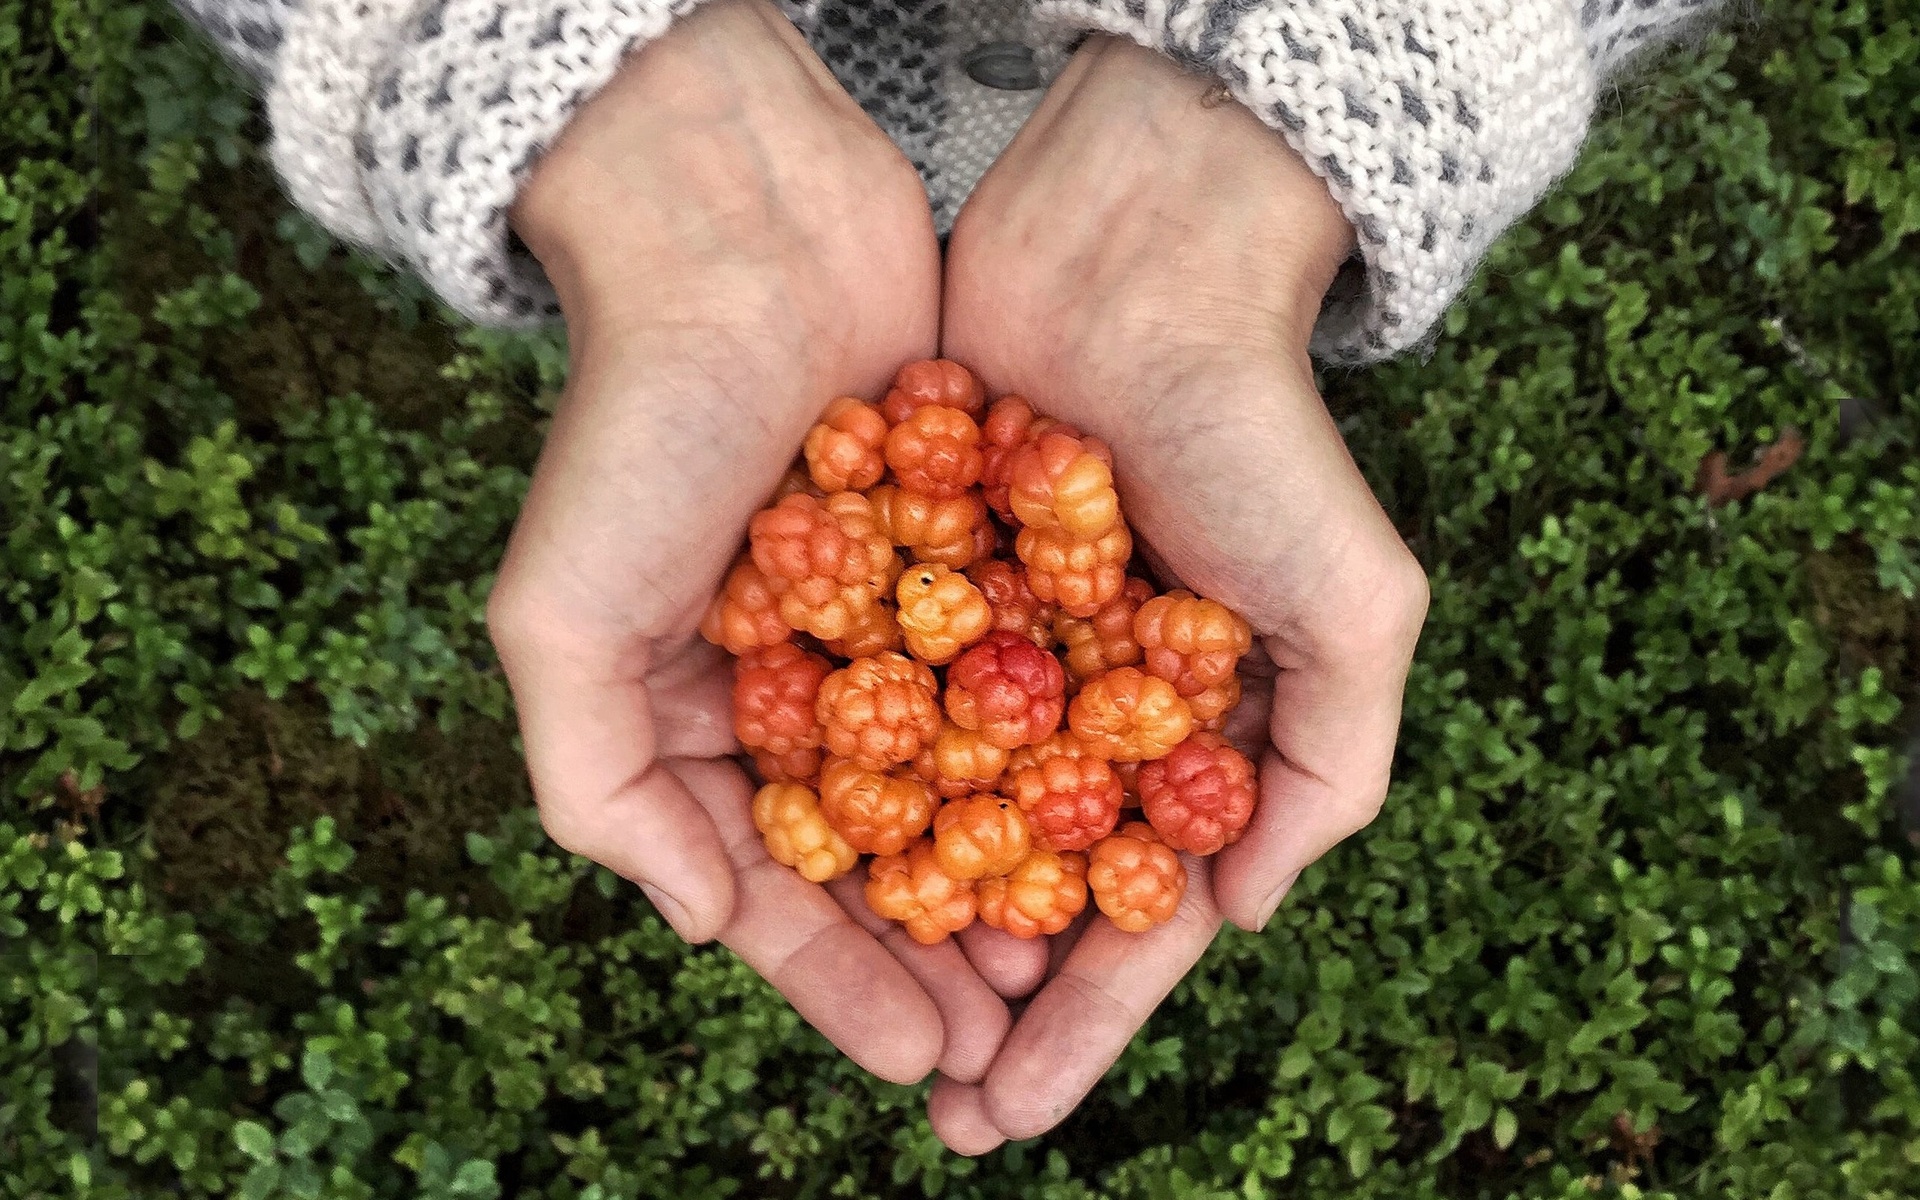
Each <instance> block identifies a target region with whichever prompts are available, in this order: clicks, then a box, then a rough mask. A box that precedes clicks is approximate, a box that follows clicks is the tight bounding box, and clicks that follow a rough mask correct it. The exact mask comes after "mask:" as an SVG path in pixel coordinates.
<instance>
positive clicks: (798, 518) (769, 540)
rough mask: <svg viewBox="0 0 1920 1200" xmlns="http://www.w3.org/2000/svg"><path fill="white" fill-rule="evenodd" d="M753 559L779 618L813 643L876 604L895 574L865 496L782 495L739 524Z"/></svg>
mask: <svg viewBox="0 0 1920 1200" xmlns="http://www.w3.org/2000/svg"><path fill="white" fill-rule="evenodd" d="M747 536H748V542H749V545H750V546H751V547H752V551H753V561H754V564H755V565H756V566H758V567H759V568H760V570H761V571H762V572H763V573H764V574H765V575H766V577H767V580H768V582H769V583H770V584H771V585H772V586H773V588H774V590H775V591H776V592H777V593H778V594H779V597H780V616H781V619H783V620H785V621H786V622H787V624H789V625H791V626H793V627H794V628H795V629H801V630H805V631H806V632H808V633H811V634H812V635H814V636H815V637H818V638H829V639H830V638H838V637H842V636H844V635H845V634H846V632H847V631H848V630H849V629H851V628H853V627H854V625H855V624H856V623H857V621H858V620H859V618H860V616H861V615H862V613H863V612H864V611H865V610H866V609H868V608H870V607H872V606H873V605H874V604H876V603H878V602H879V599H880V597H881V596H882V595H884V594H885V592H886V591H887V589H888V588H890V587H892V586H893V580H894V579H895V577H897V576H898V574H899V571H900V559H899V557H898V556H897V555H895V554H894V552H893V543H892V542H891V541H889V540H888V538H887V536H886V534H884V533H882V532H881V531H880V529H879V527H878V523H877V522H876V521H875V520H874V515H873V506H872V504H871V503H869V502H868V500H867V498H866V497H864V496H861V495H858V494H856V493H853V492H840V493H837V494H835V495H832V496H829V497H827V498H826V499H825V500H816V499H815V498H813V497H812V496H808V495H805V494H795V495H791V496H784V497H782V498H781V500H780V502H779V503H778V504H776V505H774V506H773V507H772V508H768V509H762V510H761V511H760V512H758V513H756V514H754V517H753V520H752V521H751V522H749V523H748V525H747Z"/></svg>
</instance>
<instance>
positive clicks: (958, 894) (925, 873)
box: [867, 838, 978, 946]
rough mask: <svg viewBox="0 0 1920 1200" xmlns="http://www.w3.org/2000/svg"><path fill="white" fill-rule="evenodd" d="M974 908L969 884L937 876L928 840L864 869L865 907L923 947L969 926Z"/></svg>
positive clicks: (964, 881) (890, 855) (974, 901)
mask: <svg viewBox="0 0 1920 1200" xmlns="http://www.w3.org/2000/svg"><path fill="white" fill-rule="evenodd" d="M977 905H978V901H977V900H976V898H975V896H974V888H973V881H972V880H964V879H955V878H954V877H953V876H951V875H948V874H947V873H946V872H945V871H943V870H941V869H940V863H939V860H938V859H937V858H935V856H934V850H933V842H932V840H931V839H929V838H918V839H916V840H915V841H914V842H913V843H912V844H911V845H909V846H908V847H907V848H906V849H905V850H902V851H901V852H900V853H898V854H889V855H886V856H884V857H882V858H876V859H874V860H873V862H872V863H870V864H869V865H868V867H867V907H868V908H871V909H872V910H873V911H874V912H875V913H877V914H879V915H880V916H882V917H885V918H886V919H887V920H889V921H898V922H900V923H901V924H902V925H905V926H906V927H907V935H908V936H909V937H911V938H912V939H913V940H914V941H916V942H919V943H920V944H921V945H924V946H931V945H933V944H934V943H935V942H938V941H940V940H941V939H942V938H944V937H946V936H947V935H948V934H950V933H958V932H960V931H961V930H962V929H965V928H966V927H967V926H968V925H971V924H973V915H974V913H975V911H976V910H977Z"/></svg>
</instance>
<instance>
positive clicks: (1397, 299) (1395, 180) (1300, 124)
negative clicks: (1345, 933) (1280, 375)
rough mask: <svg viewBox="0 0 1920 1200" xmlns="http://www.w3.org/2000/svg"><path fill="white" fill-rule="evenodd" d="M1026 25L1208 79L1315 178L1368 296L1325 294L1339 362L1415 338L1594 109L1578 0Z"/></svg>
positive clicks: (1410, 0) (1089, 1) (1110, 3)
mask: <svg viewBox="0 0 1920 1200" xmlns="http://www.w3.org/2000/svg"><path fill="white" fill-rule="evenodd" d="M1036 12H1037V14H1038V16H1039V19H1040V20H1042V21H1043V22H1046V23H1048V24H1052V25H1058V26H1065V27H1067V28H1074V29H1083V30H1098V31H1102V32H1106V33H1112V34H1116V35H1118V36H1122V37H1127V38H1130V39H1132V40H1134V41H1136V42H1138V43H1140V44H1141V45H1143V46H1146V47H1148V48H1150V49H1154V50H1158V51H1161V52H1163V53H1166V54H1168V55H1170V56H1171V57H1173V58H1174V59H1175V60H1176V61H1179V62H1181V63H1183V64H1185V65H1187V66H1189V67H1193V68H1195V69H1199V70H1203V71H1206V72H1209V73H1212V74H1214V75H1217V76H1218V77H1219V78H1220V79H1221V80H1222V81H1223V82H1224V83H1225V84H1226V86H1227V87H1228V88H1229V90H1231V91H1232V93H1233V95H1234V96H1235V98H1236V99H1238V100H1239V101H1240V102H1241V103H1242V104H1245V105H1246V106H1247V107H1248V108H1249V109H1251V110H1252V111H1253V112H1254V113H1255V114H1257V115H1258V116H1259V117H1260V119H1261V120H1262V121H1264V122H1266V123H1267V124H1268V125H1269V126H1271V127H1273V128H1274V129H1276V130H1279V131H1280V132H1281V133H1282V134H1284V135H1285V137H1286V139H1287V142H1288V144H1289V145H1291V146H1292V147H1293V149H1294V150H1295V151H1296V152H1297V153H1299V154H1300V155H1301V156H1302V157H1303V158H1304V159H1305V160H1306V162H1307V164H1308V165H1309V166H1310V167H1311V168H1312V169H1313V170H1314V172H1315V173H1316V174H1318V175H1319V176H1320V177H1321V178H1323V179H1324V180H1325V181H1326V182H1327V185H1328V187H1329V188H1330V190H1331V191H1332V193H1333V196H1334V198H1335V199H1336V200H1337V201H1338V202H1339V204H1340V206H1341V208H1342V209H1343V210H1344V211H1345V213H1346V216H1347V219H1348V220H1349V221H1350V222H1352V224H1353V227H1354V230H1355V233H1356V236H1357V238H1358V241H1359V245H1360V252H1361V255H1362V256H1363V257H1364V259H1365V262H1366V286H1365V287H1364V288H1363V289H1361V291H1360V293H1359V294H1358V295H1356V296H1354V297H1351V298H1345V299H1341V298H1330V299H1329V300H1328V302H1327V304H1326V306H1325V307H1324V308H1323V310H1322V312H1321V316H1320V321H1319V324H1318V325H1317V326H1316V328H1315V330H1314V338H1313V352H1314V353H1315V354H1316V355H1317V356H1319V357H1320V358H1322V359H1324V360H1327V361H1331V362H1336V363H1358V362H1367V361H1373V360H1378V359H1381V358H1385V357H1387V356H1389V355H1391V354H1393V353H1395V352H1397V351H1400V350H1403V349H1406V348H1408V347H1410V346H1413V345H1415V344H1417V343H1418V342H1420V341H1421V339H1422V338H1423V337H1424V336H1425V334H1426V332H1427V330H1428V329H1429V328H1430V327H1431V326H1432V325H1433V324H1434V322H1435V321H1436V320H1437V319H1438V318H1439V316H1440V315H1441V313H1443V312H1444V311H1445V310H1446V307H1447V305H1448V304H1449V303H1450V302H1451V301H1452V300H1453V298H1454V297H1455V296H1456V295H1457V294H1458V293H1459V291H1460V290H1461V288H1462V287H1464V286H1465V285H1466V283H1467V281H1468V280H1469V278H1471V276H1472V273H1473V269H1474V265H1475V264H1476V263H1477V262H1478V261H1479V259H1480V257H1481V255H1482V254H1483V253H1485V251H1486V249H1487V247H1488V245H1489V244H1491V242H1492V241H1493V239H1494V238H1495V237H1497V236H1498V235H1499V234H1500V232H1501V231H1502V230H1504V229H1505V228H1506V227H1507V226H1508V225H1509V224H1511V223H1512V222H1513V221H1514V220H1515V219H1516V218H1518V217H1519V216H1520V215H1521V214H1523V213H1525V212H1526V211H1527V209H1528V208H1529V207H1531V206H1532V205H1533V203H1534V202H1535V201H1536V200H1537V199H1539V197H1540V195H1541V194H1542V193H1543V192H1544V191H1545V190H1546V189H1547V187H1548V185H1549V184H1551V183H1552V182H1553V180H1554V179H1555V178H1556V177H1558V176H1559V175H1560V174H1561V173H1562V172H1564V171H1565V170H1566V169H1567V168H1568V167H1569V166H1570V165H1571V164H1572V162H1573V159H1574V155H1575V152H1576V151H1577V150H1578V148H1579V145H1580V142H1581V140H1582V138H1583V137H1584V135H1585V132H1586V127H1587V121H1588V117H1589V115H1590V113H1591V111H1592V108H1593V97H1594V89H1595V77H1594V72H1593V69H1592V67H1591V65H1590V64H1589V60H1588V53H1587V44H1586V41H1585V39H1584V37H1583V35H1582V29H1581V24H1580V21H1579V19H1578V14H1577V11H1576V6H1575V0H1282V2H1276V0H1041V2H1040V3H1039V4H1038V5H1037V6H1036Z"/></svg>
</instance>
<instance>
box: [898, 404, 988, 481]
mask: <svg viewBox="0 0 1920 1200" xmlns="http://www.w3.org/2000/svg"><path fill="white" fill-rule="evenodd" d="M981 462H982V460H981V456H980V427H979V426H978V425H976V424H974V423H973V418H972V417H970V416H968V415H967V414H966V413H964V412H961V411H960V410H959V409H957V408H948V407H946V406H945V405H942V404H934V405H929V406H927V407H926V408H916V409H914V410H913V412H912V414H911V415H909V416H908V417H907V419H906V420H904V421H902V422H901V423H900V424H898V425H895V426H894V427H893V431H892V432H891V433H889V434H887V465H888V466H889V467H892V468H893V477H894V479H895V480H897V481H898V482H899V484H900V486H901V487H903V488H905V489H906V490H908V491H910V492H918V493H920V494H921V495H922V496H926V497H928V498H930V499H934V500H950V499H952V498H953V497H955V496H958V495H961V494H962V493H964V492H965V491H966V490H967V489H968V488H970V487H972V486H973V485H974V484H976V483H978V482H980V467H981Z"/></svg>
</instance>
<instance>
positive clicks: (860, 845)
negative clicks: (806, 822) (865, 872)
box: [820, 758, 933, 854]
mask: <svg viewBox="0 0 1920 1200" xmlns="http://www.w3.org/2000/svg"><path fill="white" fill-rule="evenodd" d="M820 811H821V812H822V813H823V814H824V815H825V816H826V820H827V823H828V824H829V825H832V826H833V828H834V831H835V832H837V833H838V834H839V835H840V836H841V837H843V838H845V839H847V844H848V845H850V846H852V847H853V848H854V849H855V850H858V851H859V852H860V853H862V854H894V853H897V852H899V850H900V849H901V848H902V847H904V846H905V845H906V844H907V843H908V842H910V841H912V840H913V839H914V838H917V837H919V836H920V835H921V834H923V833H925V832H926V831H927V822H929V821H931V820H933V793H932V791H930V790H929V789H928V788H927V785H926V784H924V783H921V782H920V781H919V780H918V779H909V778H905V777H902V776H898V775H889V774H886V773H885V772H882V771H874V770H869V769H868V768H866V767H863V766H861V765H860V764H859V763H856V762H849V761H847V760H846V759H843V758H836V759H831V760H829V761H828V763H827V765H826V767H825V768H823V769H822V770H821V772H820Z"/></svg>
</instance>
